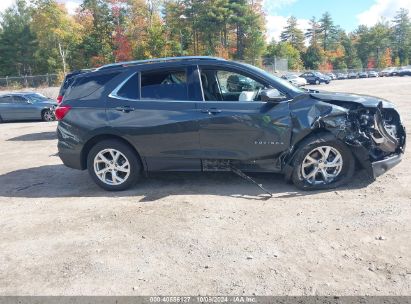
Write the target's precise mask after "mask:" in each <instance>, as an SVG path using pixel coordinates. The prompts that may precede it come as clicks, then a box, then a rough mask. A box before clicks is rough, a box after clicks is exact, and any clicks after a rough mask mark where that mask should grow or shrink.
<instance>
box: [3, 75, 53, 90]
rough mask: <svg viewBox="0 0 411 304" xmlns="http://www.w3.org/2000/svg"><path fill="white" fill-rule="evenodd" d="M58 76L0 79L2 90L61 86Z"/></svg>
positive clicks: (26, 76)
mask: <svg viewBox="0 0 411 304" xmlns="http://www.w3.org/2000/svg"><path fill="white" fill-rule="evenodd" d="M59 85H60V83H59V75H58V74H46V75H36V76H29V75H25V76H12V77H8V76H6V77H0V90H18V89H22V88H39V87H53V86H59Z"/></svg>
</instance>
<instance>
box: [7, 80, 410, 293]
mask: <svg viewBox="0 0 411 304" xmlns="http://www.w3.org/2000/svg"><path fill="white" fill-rule="evenodd" d="M320 88H322V89H328V90H332V91H349V92H355V93H364V94H370V95H376V96H380V97H383V98H387V99H389V100H392V101H393V102H394V103H396V104H397V106H398V108H399V110H400V111H401V113H402V116H403V120H404V121H405V124H406V125H407V126H408V129H410V128H411V78H389V79H363V80H347V81H336V82H333V83H332V84H330V85H328V86H325V85H322V86H321V87H320ZM49 92H52V90H49ZM50 94H51V95H50ZM50 94H49V95H50V96H51V97H55V96H53V95H52V94H54V93H50ZM55 128H56V123H41V122H36V123H5V124H1V125H0V146H1V149H0V159H1V160H2V161H1V162H0V214H1V217H0V240H1V241H0V294H1V295H17V294H18V295H158V294H167V295H181V294H185V295H197V294H203V295H205V294H207V295H218V294H228V295H239V294H240V295H241V294H248V295H252V294H256V295H411V257H410V252H411V242H410V233H411V221H410V218H411V188H410V186H409V185H410V184H411V173H410V171H409V168H410V167H411V159H410V153H409V152H407V154H406V155H405V159H404V161H403V162H402V163H401V164H400V165H399V166H397V167H396V168H394V169H393V170H392V171H390V172H388V173H387V174H385V175H384V176H382V177H380V178H378V180H377V181H375V182H373V183H369V182H368V181H366V179H365V176H364V174H363V172H359V173H358V174H357V175H356V176H355V178H354V179H353V181H352V182H351V184H350V185H348V186H346V187H344V188H341V189H337V190H333V191H322V192H313V193H305V192H300V191H297V190H296V189H295V188H294V187H293V186H292V185H288V184H286V183H284V182H283V179H282V178H281V176H277V175H268V174H265V175H263V174H259V175H255V178H256V179H257V181H258V182H260V183H263V184H264V185H265V186H266V187H267V188H268V189H269V190H270V191H272V192H273V193H274V197H273V198H271V199H267V198H266V197H265V196H264V193H262V192H261V191H260V189H258V188H257V187H255V186H254V185H252V184H249V183H247V182H245V181H243V180H242V179H240V178H238V177H236V176H234V175H232V174H227V173H215V174H183V173H179V174H174V173H168V174H161V175H160V174H158V175H154V176H152V177H150V178H149V179H147V180H144V181H142V182H141V183H140V184H139V185H138V186H136V187H135V188H133V189H132V190H129V191H127V192H122V193H108V192H104V191H102V190H100V189H99V188H97V186H95V185H94V183H93V182H92V181H91V180H90V178H89V177H88V175H87V172H81V171H76V170H71V169H68V168H66V167H64V166H63V165H62V164H61V161H60V159H59V158H58V157H57V156H56V152H57V149H56V139H55Z"/></svg>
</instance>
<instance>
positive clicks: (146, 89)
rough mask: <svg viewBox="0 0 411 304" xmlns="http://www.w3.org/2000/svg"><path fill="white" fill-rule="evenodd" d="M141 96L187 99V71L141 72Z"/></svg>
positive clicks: (145, 97) (161, 98)
mask: <svg viewBox="0 0 411 304" xmlns="http://www.w3.org/2000/svg"><path fill="white" fill-rule="evenodd" d="M141 98H142V99H158V100H189V98H188V85H187V71H186V70H185V69H181V70H161V71H156V72H143V73H141Z"/></svg>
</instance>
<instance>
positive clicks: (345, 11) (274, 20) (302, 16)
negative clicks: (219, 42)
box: [0, 0, 411, 40]
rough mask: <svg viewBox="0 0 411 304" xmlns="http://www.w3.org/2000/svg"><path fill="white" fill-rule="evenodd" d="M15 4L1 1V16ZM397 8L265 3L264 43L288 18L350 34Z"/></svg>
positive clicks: (286, 0) (71, 6)
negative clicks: (327, 19) (326, 17)
mask: <svg viewBox="0 0 411 304" xmlns="http://www.w3.org/2000/svg"><path fill="white" fill-rule="evenodd" d="M14 1H15V0H0V12H2V11H4V10H5V9H6V8H7V7H10V6H11V5H12V4H13V3H14ZM58 1H59V2H62V3H65V5H66V7H67V10H68V11H69V13H71V14H73V13H74V12H75V10H76V8H77V7H78V6H79V5H80V3H81V0H58ZM400 8H407V9H408V10H409V11H410V12H411V0H264V10H265V13H266V23H267V40H271V39H272V38H274V39H277V40H278V39H279V37H280V33H281V31H282V30H283V28H284V26H285V25H286V22H287V19H288V18H289V17H290V16H295V17H296V18H297V19H298V24H299V27H300V28H301V29H302V30H304V31H305V30H306V29H307V28H308V21H309V20H310V19H311V18H312V17H313V16H315V17H316V18H317V19H318V18H320V17H321V15H322V14H323V13H324V12H326V11H328V12H330V13H331V16H332V18H333V19H334V22H335V24H337V25H339V26H341V27H342V28H343V29H345V30H346V31H348V32H350V31H353V30H354V29H355V28H356V27H357V26H358V25H360V24H365V25H368V26H372V25H374V24H375V23H377V22H378V21H379V20H381V19H386V20H390V19H391V18H392V17H393V16H394V15H395V12H396V11H398V9H400Z"/></svg>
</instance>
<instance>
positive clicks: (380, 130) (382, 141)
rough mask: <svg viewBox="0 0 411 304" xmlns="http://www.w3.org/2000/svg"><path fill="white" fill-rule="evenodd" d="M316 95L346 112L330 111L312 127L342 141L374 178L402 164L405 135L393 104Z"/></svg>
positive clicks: (350, 97) (319, 117)
mask: <svg viewBox="0 0 411 304" xmlns="http://www.w3.org/2000/svg"><path fill="white" fill-rule="evenodd" d="M316 95H317V94H312V97H313V98H315V99H320V100H321V104H323V103H328V104H330V106H332V107H337V108H339V109H341V108H343V109H344V110H345V111H344V112H345V113H341V112H342V111H340V113H338V112H339V111H335V109H333V110H330V112H329V114H325V115H323V116H321V115H320V116H318V117H317V119H316V120H315V122H314V123H313V124H312V125H311V128H312V129H317V128H320V129H321V128H322V129H326V130H328V131H330V132H332V133H333V134H334V135H335V136H336V137H337V138H338V139H340V140H341V141H343V142H345V143H346V144H347V145H348V146H349V147H350V148H351V150H352V152H353V154H354V155H355V157H356V159H357V160H358V162H359V163H360V165H361V166H362V167H363V168H365V169H366V170H367V171H368V172H369V174H370V175H371V176H372V177H373V178H376V177H378V176H380V175H382V174H384V173H385V172H386V171H388V170H389V169H391V168H392V167H394V166H396V165H397V164H398V163H399V162H400V161H401V158H402V154H403V153H404V149H405V143H406V132H405V128H404V126H403V124H402V123H401V118H400V115H399V113H398V112H397V111H396V110H395V108H394V107H393V106H392V104H390V103H388V102H386V101H381V100H377V99H374V98H372V97H364V96H355V95H348V98H347V96H344V97H345V98H341V99H343V100H340V99H338V97H340V96H341V95H338V94H335V95H332V96H333V97H334V99H332V98H327V97H328V96H323V95H321V94H320V96H316ZM371 100H372V101H373V102H371ZM341 110H342V109H341Z"/></svg>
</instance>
